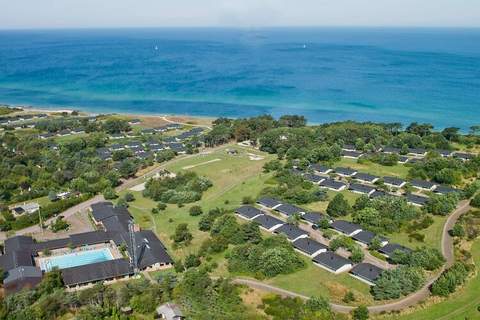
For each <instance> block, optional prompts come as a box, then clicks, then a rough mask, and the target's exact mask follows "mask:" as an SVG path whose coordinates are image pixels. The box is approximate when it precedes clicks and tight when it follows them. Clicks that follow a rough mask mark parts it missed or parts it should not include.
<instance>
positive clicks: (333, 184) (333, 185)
mask: <svg viewBox="0 0 480 320" xmlns="http://www.w3.org/2000/svg"><path fill="white" fill-rule="evenodd" d="M319 186H321V187H325V188H330V189H335V190H340V189H341V188H342V187H346V186H347V185H346V184H345V183H343V182H341V181H337V180H333V179H325V180H323V181H322V182H320V184H319Z"/></svg>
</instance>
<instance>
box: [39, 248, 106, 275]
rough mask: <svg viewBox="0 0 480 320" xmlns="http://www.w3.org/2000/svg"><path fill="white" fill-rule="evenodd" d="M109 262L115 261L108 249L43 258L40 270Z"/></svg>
mask: <svg viewBox="0 0 480 320" xmlns="http://www.w3.org/2000/svg"><path fill="white" fill-rule="evenodd" d="M108 260H113V256H112V253H111V252H110V250H109V249H108V248H102V249H95V250H88V251H79V252H75V253H69V254H64V255H60V256H53V257H46V258H42V259H41V260H40V269H42V270H43V271H50V270H52V269H53V268H54V267H57V268H59V269H65V268H72V267H77V266H83V265H86V264H92V263H97V262H103V261H108Z"/></svg>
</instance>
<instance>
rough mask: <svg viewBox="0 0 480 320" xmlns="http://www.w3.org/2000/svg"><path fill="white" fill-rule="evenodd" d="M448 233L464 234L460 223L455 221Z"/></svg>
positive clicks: (456, 235) (461, 235)
mask: <svg viewBox="0 0 480 320" xmlns="http://www.w3.org/2000/svg"><path fill="white" fill-rule="evenodd" d="M449 234H450V235H451V236H452V237H459V238H461V237H464V236H465V229H464V228H463V227H462V225H461V224H458V223H456V224H455V225H454V226H453V228H452V230H450V231H449Z"/></svg>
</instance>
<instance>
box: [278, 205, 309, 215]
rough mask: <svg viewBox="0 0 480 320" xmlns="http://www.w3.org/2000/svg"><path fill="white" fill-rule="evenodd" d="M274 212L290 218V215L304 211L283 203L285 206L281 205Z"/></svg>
mask: <svg viewBox="0 0 480 320" xmlns="http://www.w3.org/2000/svg"><path fill="white" fill-rule="evenodd" d="M275 211H278V212H280V213H283V214H285V215H287V216H291V215H294V214H296V213H300V212H305V210H304V209H302V208H300V207H297V206H294V205H292V204H289V203H285V204H282V205H280V206H278V207H277V208H275Z"/></svg>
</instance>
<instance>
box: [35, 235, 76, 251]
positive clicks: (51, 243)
mask: <svg viewBox="0 0 480 320" xmlns="http://www.w3.org/2000/svg"><path fill="white" fill-rule="evenodd" d="M71 242H72V241H71V239H70V238H62V239H54V240H48V241H43V242H37V243H35V244H34V245H33V246H32V248H33V251H35V252H40V251H43V250H45V249H48V250H55V249H60V248H65V247H68V246H69V244H70V243H71Z"/></svg>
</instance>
